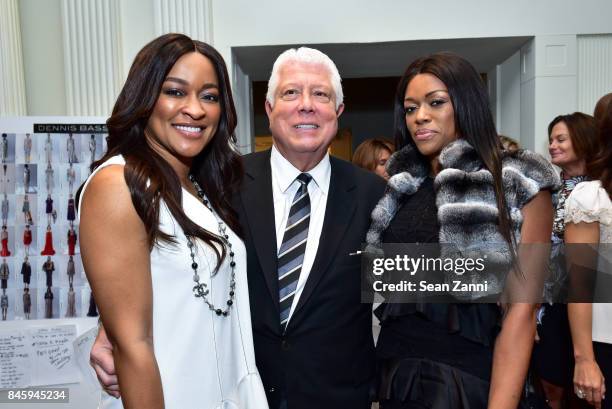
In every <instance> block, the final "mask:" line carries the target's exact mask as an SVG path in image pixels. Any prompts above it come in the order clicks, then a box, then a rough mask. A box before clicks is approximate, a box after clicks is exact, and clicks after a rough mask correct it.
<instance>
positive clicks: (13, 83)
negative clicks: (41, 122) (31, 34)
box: [0, 0, 26, 116]
mask: <svg viewBox="0 0 612 409" xmlns="http://www.w3.org/2000/svg"><path fill="white" fill-rule="evenodd" d="M0 115H3V116H4V115H26V92H25V80H24V72H23V55H22V50H21V27H20V23H19V7H18V4H17V0H2V1H0Z"/></svg>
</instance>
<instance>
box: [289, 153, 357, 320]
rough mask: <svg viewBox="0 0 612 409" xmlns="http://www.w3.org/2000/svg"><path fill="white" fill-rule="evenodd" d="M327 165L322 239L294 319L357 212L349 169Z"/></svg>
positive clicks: (335, 251)
mask: <svg viewBox="0 0 612 409" xmlns="http://www.w3.org/2000/svg"><path fill="white" fill-rule="evenodd" d="M330 161H331V180H330V185H329V195H328V197H327V204H326V206H325V218H324V220H323V230H322V231H321V239H320V240H319V246H318V249H317V255H316V257H315V261H314V264H313V265H312V268H311V270H310V274H309V275H308V280H307V281H306V285H305V286H304V290H303V291H302V294H301V295H300V299H299V300H298V305H297V306H296V308H295V311H294V313H293V317H295V316H296V314H297V313H298V312H299V310H300V309H301V308H302V307H303V306H304V305H305V304H306V303H307V302H308V299H309V298H310V296H311V295H312V293H313V291H314V289H315V288H316V286H317V284H318V283H319V281H320V280H321V278H322V277H323V276H324V275H325V273H326V271H327V269H328V268H329V265H330V263H331V262H332V260H333V259H334V258H335V257H336V255H337V254H336V253H337V249H338V245H339V244H340V242H341V241H342V239H343V237H344V233H345V232H346V229H347V228H348V226H349V225H350V222H351V219H352V218H353V214H354V213H355V209H356V208H357V202H356V197H355V195H356V189H355V178H354V175H353V172H352V171H353V169H352V167H350V166H342V165H343V164H342V162H340V161H339V160H338V159H335V158H334V157H331V156H330ZM292 322H293V318H292V319H291V320H290V321H289V326H291V323H292Z"/></svg>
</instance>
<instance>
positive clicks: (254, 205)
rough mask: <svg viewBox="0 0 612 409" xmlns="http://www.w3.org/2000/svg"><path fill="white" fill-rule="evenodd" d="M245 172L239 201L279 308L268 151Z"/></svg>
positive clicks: (269, 286) (267, 281) (268, 284)
mask: <svg viewBox="0 0 612 409" xmlns="http://www.w3.org/2000/svg"><path fill="white" fill-rule="evenodd" d="M253 159H254V160H253V162H252V163H251V164H250V165H249V166H248V168H247V169H245V173H246V176H245V181H244V184H243V186H242V189H241V192H240V197H241V200H242V206H243V208H244V211H245V214H246V218H247V223H248V225H249V229H250V231H251V235H252V237H253V245H254V247H255V250H256V251H257V258H258V260H259V264H260V266H261V271H262V273H263V275H264V277H265V280H266V284H267V286H268V290H269V291H270V296H271V297H272V300H274V301H275V302H274V305H276V308H277V309H278V308H279V306H278V305H279V301H278V280H277V271H276V270H277V264H276V229H275V222H274V201H273V196H272V171H271V169H270V151H267V153H264V154H261V155H258V156H257V157H255V158H253ZM279 313H280V312H279Z"/></svg>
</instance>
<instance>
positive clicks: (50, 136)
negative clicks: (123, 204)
mask: <svg viewBox="0 0 612 409" xmlns="http://www.w3.org/2000/svg"><path fill="white" fill-rule="evenodd" d="M104 123H105V118H100V117H12V118H0V204H1V206H0V210H1V213H2V215H1V217H2V224H1V225H0V282H1V290H0V309H1V317H0V349H1V350H2V351H0V392H1V391H2V388H5V389H4V390H5V391H6V390H7V389H6V388H20V387H31V388H36V387H41V386H52V387H65V388H68V391H69V393H70V402H69V403H66V404H58V405H57V407H58V408H59V407H65V408H82V409H87V408H92V409H93V408H94V407H96V403H97V400H98V396H99V387H98V386H97V384H96V382H95V377H94V375H93V372H92V370H91V368H90V367H89V366H88V364H87V361H88V355H89V348H90V345H91V342H93V337H94V336H95V326H96V321H97V319H96V318H93V317H95V316H97V310H96V308H95V304H94V303H93V299H92V297H91V290H90V288H89V284H88V283H87V278H86V276H85V272H84V269H83V263H82V261H81V257H80V248H79V237H78V223H77V218H76V210H77V209H76V207H77V205H76V194H77V190H78V188H79V186H80V185H81V184H82V183H83V182H84V181H85V180H86V179H87V176H88V175H89V173H90V170H89V168H90V165H91V163H92V161H93V160H95V159H99V158H100V157H101V156H102V154H103V153H104V151H105V149H106V141H105V137H106V127H105V125H104ZM87 317H92V318H87ZM92 331H93V332H92ZM20 407H24V408H26V407H29V405H28V404H27V403H26V404H25V405H24V404H21V405H20Z"/></svg>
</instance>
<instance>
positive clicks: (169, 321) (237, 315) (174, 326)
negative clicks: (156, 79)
mask: <svg viewBox="0 0 612 409" xmlns="http://www.w3.org/2000/svg"><path fill="white" fill-rule="evenodd" d="M109 165H125V160H124V159H123V157H122V156H114V157H112V158H110V159H109V160H108V161H106V162H105V163H104V164H102V165H101V166H100V167H98V168H97V169H96V170H95V171H94V172H93V174H92V175H91V176H90V177H89V178H88V180H87V181H86V182H85V185H84V187H83V192H84V191H85V189H87V185H88V184H89V181H90V180H91V178H92V177H93V176H94V175H95V174H96V172H97V171H98V170H100V169H101V168H103V167H105V166H109ZM182 199H183V210H184V211H185V214H186V215H187V216H188V217H189V218H190V219H191V220H192V221H194V222H195V223H197V224H198V225H200V226H202V227H203V228H205V229H206V230H208V231H210V232H212V233H215V234H216V233H217V232H218V228H217V219H216V218H215V216H214V215H213V213H211V212H210V211H209V210H208V209H207V208H206V207H205V206H204V205H203V204H202V203H201V202H200V201H199V200H198V199H197V198H196V197H194V196H192V195H191V194H189V193H188V192H187V191H185V190H184V189H183V197H182ZM78 213H79V214H80V204H79V212H78ZM101 222H103V221H101ZM160 229H161V230H162V231H164V232H166V233H168V234H171V235H173V236H174V237H175V238H176V240H177V242H178V244H177V245H165V244H162V245H161V246H159V245H158V246H155V247H154V248H153V250H152V251H151V277H152V282H153V345H154V350H155V358H156V360H157V364H158V367H159V371H160V375H161V381H162V387H163V393H164V402H165V407H166V409H196V408H197V409H217V408H219V409H221V408H223V409H237V408H247V409H251V408H253V409H255V408H256V409H266V408H268V404H267V401H266V395H265V392H264V388H263V384H262V382H261V378H260V376H259V372H258V371H257V368H256V366H255V354H254V350H253V334H252V330H251V313H250V309H249V293H248V287H247V277H246V250H245V247H244V243H243V242H242V240H240V238H238V236H236V234H234V232H232V231H230V230H229V228H228V234H229V236H230V238H229V240H230V242H231V243H232V246H233V247H232V248H233V250H234V253H235V256H234V259H235V261H236V269H235V271H236V290H235V293H236V295H235V299H234V304H233V306H232V308H231V310H230V314H229V315H228V316H227V317H223V316H217V315H216V314H215V312H214V311H210V310H209V308H208V306H207V305H206V304H204V302H203V301H202V299H200V298H195V297H194V295H193V292H192V288H193V286H194V282H193V270H192V269H191V258H190V256H189V250H188V248H187V241H186V238H185V235H184V234H183V231H182V229H181V228H180V226H179V225H178V223H176V221H175V220H174V218H173V217H172V215H171V213H170V211H169V210H168V208H167V207H166V205H165V203H163V202H162V203H161V205H160ZM109 256H111V255H109ZM228 259H229V257H226V259H225V261H224V263H223V265H222V266H221V268H220V270H219V272H218V273H217V274H216V275H214V276H212V277H211V274H210V272H211V271H212V270H213V268H214V266H215V265H216V258H215V254H214V252H213V251H212V249H210V248H209V247H208V246H206V245H205V244H204V243H203V242H201V241H200V240H198V242H197V251H196V262H197V263H198V265H199V266H200V267H199V268H198V272H199V274H200V282H202V283H206V284H207V285H208V288H209V289H210V293H209V300H211V301H212V303H213V304H214V305H215V306H219V307H220V308H223V307H224V306H225V303H226V302H227V299H228V293H229V281H230V267H229V260H228ZM126 274H129V271H126ZM100 408H104V409H107V408H112V409H119V408H123V405H122V403H121V400H119V399H115V398H113V397H111V396H109V395H107V394H106V393H104V392H102V397H101V402H100Z"/></svg>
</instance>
